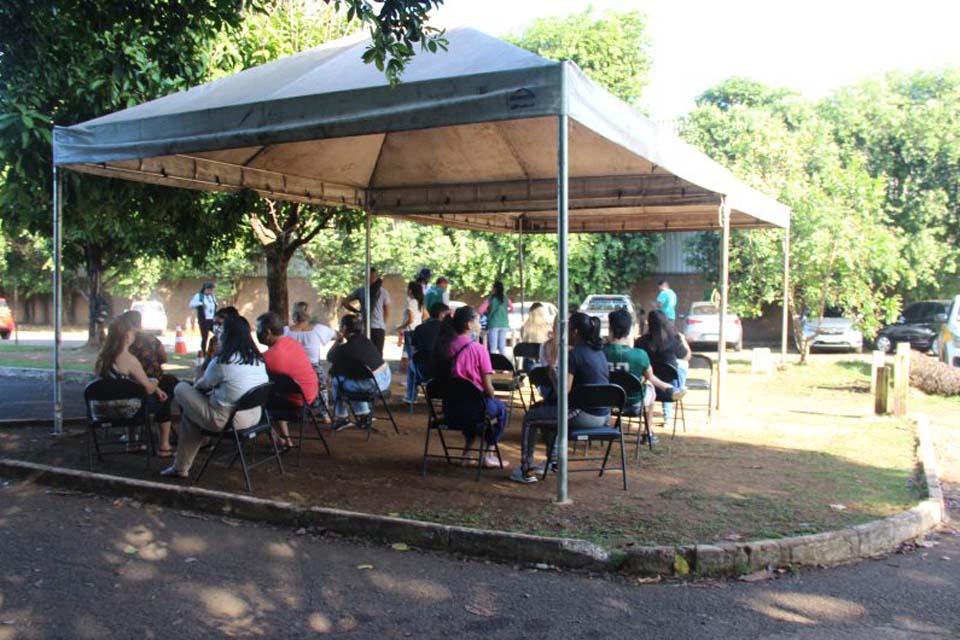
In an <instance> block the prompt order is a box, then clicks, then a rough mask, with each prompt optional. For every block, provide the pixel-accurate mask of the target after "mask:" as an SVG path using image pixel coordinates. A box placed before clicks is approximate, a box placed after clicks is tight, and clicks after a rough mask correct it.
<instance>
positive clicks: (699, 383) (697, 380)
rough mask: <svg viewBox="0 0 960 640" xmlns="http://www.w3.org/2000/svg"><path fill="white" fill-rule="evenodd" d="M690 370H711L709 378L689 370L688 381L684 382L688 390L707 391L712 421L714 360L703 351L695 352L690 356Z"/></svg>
mask: <svg viewBox="0 0 960 640" xmlns="http://www.w3.org/2000/svg"><path fill="white" fill-rule="evenodd" d="M688 370H689V372H693V371H694V370H699V371H703V370H707V371H709V372H710V373H709V376H708V377H707V378H701V377H697V376H691V375H690V373H689V372H688V373H687V381H686V382H685V383H684V384H683V386H684V387H686V389H687V390H688V391H691V390H692V391H706V392H707V422H710V420H711V419H712V418H713V360H711V359H710V358H709V357H708V356H705V355H703V354H702V353H695V354H693V355H692V356H690V364H689V366H688ZM698 375H699V374H698Z"/></svg>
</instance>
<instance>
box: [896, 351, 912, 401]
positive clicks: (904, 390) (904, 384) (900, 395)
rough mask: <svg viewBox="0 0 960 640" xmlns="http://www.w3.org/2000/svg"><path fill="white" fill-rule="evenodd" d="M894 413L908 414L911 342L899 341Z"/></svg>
mask: <svg viewBox="0 0 960 640" xmlns="http://www.w3.org/2000/svg"><path fill="white" fill-rule="evenodd" d="M893 363H894V364H893V415H895V416H898V417H903V416H905V415H907V394H908V392H909V390H910V343H909V342H898V343H897V355H896V356H895V357H894V360H893Z"/></svg>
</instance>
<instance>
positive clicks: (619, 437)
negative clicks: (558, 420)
mask: <svg viewBox="0 0 960 640" xmlns="http://www.w3.org/2000/svg"><path fill="white" fill-rule="evenodd" d="M626 397H627V395H626V393H624V391H623V388H622V387H620V386H618V385H615V384H585V385H581V386H579V387H574V388H573V390H572V391H571V392H570V398H569V402H570V406H571V407H577V408H578V409H610V417H611V418H613V420H614V424H613V426H610V425H609V424H608V425H605V426H602V427H573V426H570V427H568V431H567V442H568V443H576V442H584V443H587V444H588V445H589V443H591V442H606V443H607V450H606V452H604V454H603V457H602V458H597V457H587V453H585V455H584V457H582V458H575V459H572V460H571V462H575V463H578V464H579V463H581V462H594V461H597V460H602V461H603V462H602V464H601V465H600V466H599V467H587V468H577V469H568V471H569V472H570V473H582V472H585V471H599V472H600V473H599V476H598V477H602V476H603V472H604V471H606V469H607V460H608V459H609V458H610V449H611V448H612V447H613V443H614V442H619V443H620V472H621V473H622V474H623V490H624V491H626V490H627V454H626V448H625V446H624V444H623V430H622V428H621V427H622V415H623V404H624V402H626ZM555 446H556V438H552V439H550V438H548V439H547V461H548V462H547V464H545V465H544V467H543V478H544V479H546V477H547V473H548V472H549V471H550V467H552V466H553V465H551V464H550V463H549V461H550V460H552V459H553V448H554V447H555ZM587 452H589V448H588V449H587Z"/></svg>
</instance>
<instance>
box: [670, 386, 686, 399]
mask: <svg viewBox="0 0 960 640" xmlns="http://www.w3.org/2000/svg"><path fill="white" fill-rule="evenodd" d="M685 395H687V390H686V389H678V388H677V387H674V388H673V399H674V400H679V399H680V398H682V397H683V396H685Z"/></svg>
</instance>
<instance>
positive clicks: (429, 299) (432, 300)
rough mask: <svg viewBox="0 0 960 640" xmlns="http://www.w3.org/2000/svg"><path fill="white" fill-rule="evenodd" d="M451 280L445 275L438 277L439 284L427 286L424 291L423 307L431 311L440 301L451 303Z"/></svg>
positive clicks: (446, 303)
mask: <svg viewBox="0 0 960 640" xmlns="http://www.w3.org/2000/svg"><path fill="white" fill-rule="evenodd" d="M449 287H450V281H449V280H447V279H446V278H445V277H444V276H440V277H439V278H437V284H435V285H432V286H429V287H427V288H426V289H425V290H424V292H423V308H424V309H426V310H427V312H428V313H429V312H430V309H433V305H435V304H437V303H438V302H442V303H443V304H445V305H447V306H449V305H450V291H449Z"/></svg>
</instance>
